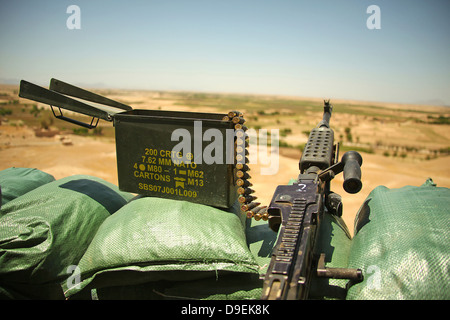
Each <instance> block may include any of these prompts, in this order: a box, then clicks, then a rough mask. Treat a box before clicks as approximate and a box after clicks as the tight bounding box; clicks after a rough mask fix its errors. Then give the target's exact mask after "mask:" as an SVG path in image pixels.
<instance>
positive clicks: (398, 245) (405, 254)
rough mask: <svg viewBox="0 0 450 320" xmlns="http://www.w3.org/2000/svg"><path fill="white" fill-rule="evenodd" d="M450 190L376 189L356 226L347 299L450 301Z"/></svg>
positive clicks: (428, 185) (429, 183) (425, 187)
mask: <svg viewBox="0 0 450 320" xmlns="http://www.w3.org/2000/svg"><path fill="white" fill-rule="evenodd" d="M449 208H450V189H448V188H438V187H436V186H435V185H434V183H433V182H432V180H431V179H429V180H427V182H426V183H425V184H423V185H422V186H420V187H414V186H405V187H403V188H399V189H388V188H386V187H384V186H380V187H377V188H375V189H374V190H373V191H372V192H371V193H370V195H369V196H368V198H367V200H366V201H365V203H364V205H363V206H362V207H361V209H360V211H359V213H358V215H357V217H356V220H355V236H354V238H353V241H352V248H351V251H350V257H349V266H350V267H352V268H361V269H362V270H363V272H364V281H363V282H362V283H359V284H356V285H354V286H352V287H351V288H350V289H349V291H348V295H347V299H387V300H397V299H405V300H413V299H433V300H434V299H446V300H447V299H450V270H449V266H450V249H449V243H450V210H449Z"/></svg>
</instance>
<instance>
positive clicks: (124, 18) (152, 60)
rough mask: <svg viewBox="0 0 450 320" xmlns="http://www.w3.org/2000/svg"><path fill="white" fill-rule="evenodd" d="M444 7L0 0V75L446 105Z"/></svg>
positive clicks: (410, 0) (449, 93) (449, 68)
mask: <svg viewBox="0 0 450 320" xmlns="http://www.w3.org/2000/svg"><path fill="white" fill-rule="evenodd" d="M73 4H74V5H78V6H79V8H80V11H81V20H80V21H81V29H80V30H70V29H68V28H67V26H66V20H67V19H68V18H69V16H70V14H68V13H66V10H67V7H68V6H70V5H73ZM373 4H374V5H378V6H379V7H380V10H381V29H379V30H369V29H368V28H367V26H366V21H367V19H368V18H369V16H370V14H368V13H367V12H366V10H367V7H368V6H370V5H373ZM449 14H450V1H448V0H429V1H419V0H390V1H386V0H370V1H365V0H342V1H337V0H334V1H332V0H316V1H312V0H310V1H301V0H291V1H287V0H277V1H274V0H259V1H254V0H247V1H245V0H241V1H234V0H227V1H215V0H209V1H206V0H183V1H181V0H172V1H171V0H158V1H154V0H148V1H136V0H131V1H100V0H91V1H76V0H69V1H65V0H59V1H55V0H53V1H48V0H40V1H30V0H28V1H25V0H15V1H11V0H8V1H4V0H0V41H1V45H0V82H12V83H18V81H19V80H20V79H26V80H28V81H31V82H35V83H38V84H41V85H45V86H48V83H49V80H50V78H52V77H55V78H58V79H61V80H64V81H67V82H70V83H74V84H78V85H82V86H85V87H92V86H94V87H112V88H130V89H150V90H192V91H205V92H236V93H261V94H278V95H291V96H303V97H318V98H331V99H338V98H344V99H356V100H366V101H386V102H403V103H430V104H446V105H450V63H449V59H450V58H449V57H450V36H449V35H450V19H448V16H449Z"/></svg>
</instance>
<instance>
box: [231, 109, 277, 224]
mask: <svg viewBox="0 0 450 320" xmlns="http://www.w3.org/2000/svg"><path fill="white" fill-rule="evenodd" d="M223 121H231V122H233V123H234V130H235V143H234V144H235V145H234V147H235V154H236V157H235V160H236V161H235V164H234V167H235V170H234V175H235V183H236V185H237V186H238V189H237V192H238V194H239V197H238V201H239V203H240V204H241V212H242V214H245V215H246V216H247V218H249V219H251V218H254V219H255V220H256V221H259V220H261V219H263V220H264V221H267V220H268V218H269V214H268V212H267V206H261V203H260V202H256V201H255V200H256V199H257V197H256V196H255V195H254V193H255V190H253V189H252V188H251V187H252V186H253V185H252V183H251V182H250V181H249V179H250V178H251V176H250V175H249V171H250V167H249V165H248V163H249V160H248V158H247V156H248V154H249V152H248V149H247V148H248V145H249V139H248V135H247V134H246V131H247V127H246V126H245V125H244V123H245V119H244V115H243V114H242V113H241V112H239V111H230V112H228V114H227V115H226V116H224V117H223Z"/></svg>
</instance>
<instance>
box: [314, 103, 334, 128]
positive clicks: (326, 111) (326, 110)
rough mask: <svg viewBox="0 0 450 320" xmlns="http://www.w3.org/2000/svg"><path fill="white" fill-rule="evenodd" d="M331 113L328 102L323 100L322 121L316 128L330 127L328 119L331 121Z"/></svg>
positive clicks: (331, 107) (330, 106)
mask: <svg viewBox="0 0 450 320" xmlns="http://www.w3.org/2000/svg"><path fill="white" fill-rule="evenodd" d="M332 111H333V106H332V105H330V100H324V101H323V118H322V121H320V122H319V125H318V127H319V128H321V127H327V128H329V127H330V119H331V112H332Z"/></svg>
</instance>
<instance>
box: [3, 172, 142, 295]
mask: <svg viewBox="0 0 450 320" xmlns="http://www.w3.org/2000/svg"><path fill="white" fill-rule="evenodd" d="M132 197H133V196H132V195H131V194H127V193H123V192H119V190H118V188H117V187H116V186H114V185H113V184H111V183H108V182H106V181H103V180H101V179H99V178H94V177H90V176H83V175H77V176H72V177H67V178H64V179H61V180H57V181H54V182H50V183H47V184H45V185H43V186H41V187H38V188H36V189H34V190H32V191H30V192H28V193H26V194H25V195H23V196H20V197H18V198H16V199H14V200H12V201H10V202H8V203H7V204H6V205H5V206H3V207H2V208H1V215H0V295H1V297H3V298H38V299H63V298H64V295H63V292H62V290H61V285H60V283H61V282H65V281H66V280H67V279H68V278H70V277H71V276H72V275H73V271H74V270H75V269H74V268H73V267H74V266H76V265H77V264H78V261H79V260H80V258H81V257H82V255H83V254H84V252H85V250H86V249H87V247H88V245H89V243H90V242H91V240H92V238H93V237H94V235H95V233H96V231H97V229H98V228H99V226H100V225H101V223H102V222H103V221H104V220H105V219H106V218H107V217H109V216H110V214H112V213H114V212H115V211H116V210H118V209H119V208H121V207H122V206H123V205H125V204H126V203H127V201H129V200H130V199H131V198H132Z"/></svg>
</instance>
